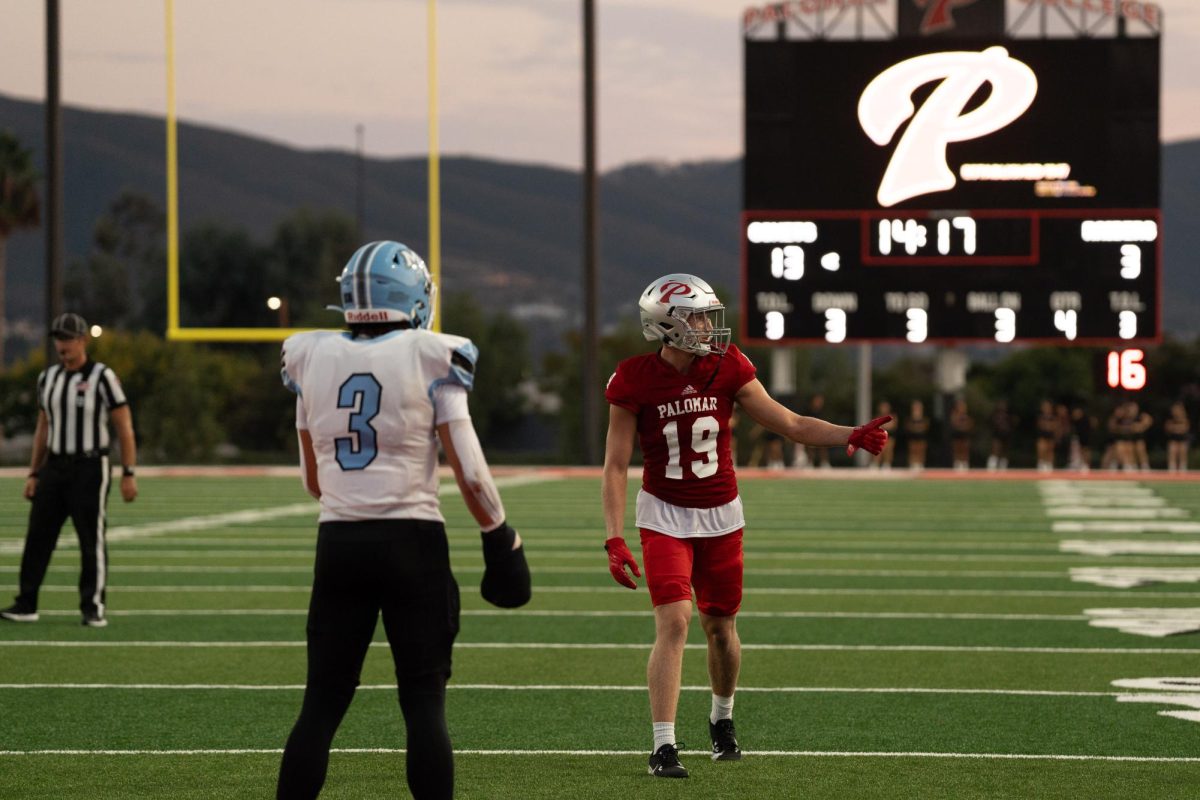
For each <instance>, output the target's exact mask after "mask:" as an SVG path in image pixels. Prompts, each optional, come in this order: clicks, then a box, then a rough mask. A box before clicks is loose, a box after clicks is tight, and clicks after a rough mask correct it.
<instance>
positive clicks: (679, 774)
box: [650, 744, 688, 778]
mask: <svg viewBox="0 0 1200 800" xmlns="http://www.w3.org/2000/svg"><path fill="white" fill-rule="evenodd" d="M681 747H683V745H682V744H664V745H663V746H662V747H660V748H658V750H656V751H655V752H653V753H651V754H650V774H651V775H653V776H654V777H656V778H686V777H687V776H688V771H687V769H686V768H685V767H684V766H683V764H680V763H679V748H681Z"/></svg>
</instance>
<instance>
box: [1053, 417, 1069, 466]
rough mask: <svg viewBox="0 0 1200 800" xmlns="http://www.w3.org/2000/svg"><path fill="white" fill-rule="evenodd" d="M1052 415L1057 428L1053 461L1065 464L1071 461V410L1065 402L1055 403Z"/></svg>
mask: <svg viewBox="0 0 1200 800" xmlns="http://www.w3.org/2000/svg"><path fill="white" fill-rule="evenodd" d="M1054 416H1055V418H1056V419H1057V420H1058V430H1057V431H1055V437H1054V453H1055V458H1054V461H1055V463H1058V464H1062V465H1063V466H1066V465H1068V464H1070V463H1071V410H1070V409H1068V408H1067V404H1066V403H1055V404H1054Z"/></svg>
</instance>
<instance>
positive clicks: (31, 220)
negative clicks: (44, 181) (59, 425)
mask: <svg viewBox="0 0 1200 800" xmlns="http://www.w3.org/2000/svg"><path fill="white" fill-rule="evenodd" d="M37 182H38V175H37V170H35V169H34V167H33V156H32V155H31V154H30V152H29V151H28V150H26V149H25V148H24V147H22V146H21V143H20V141H18V140H17V137H15V136H14V135H13V134H12V133H10V132H8V131H0V369H2V368H3V367H4V340H5V338H6V337H7V335H8V324H7V320H8V314H7V312H6V311H5V303H6V296H5V295H6V292H5V281H6V277H7V271H8V269H7V268H8V264H7V258H6V253H7V249H8V237H9V236H11V235H12V233H13V232H14V231H18V230H21V229H23V228H32V227H35V226H37V225H38V224H39V223H40V221H41V211H40V203H39V201H38V190H37Z"/></svg>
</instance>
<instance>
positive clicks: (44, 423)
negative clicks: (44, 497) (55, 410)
mask: <svg viewBox="0 0 1200 800" xmlns="http://www.w3.org/2000/svg"><path fill="white" fill-rule="evenodd" d="M49 437H50V422H49V421H48V420H47V419H46V412H45V411H41V410H39V411H38V418H37V427H36V428H35V429H34V431H33V455H32V457H31V458H30V459H29V477H28V478H26V479H25V499H26V500H32V499H33V496H34V495H35V494H37V484H38V477H37V476H38V471H39V470H41V468H42V467H43V466H44V465H45V464H46V452H47V450H46V447H47V443H48V441H49Z"/></svg>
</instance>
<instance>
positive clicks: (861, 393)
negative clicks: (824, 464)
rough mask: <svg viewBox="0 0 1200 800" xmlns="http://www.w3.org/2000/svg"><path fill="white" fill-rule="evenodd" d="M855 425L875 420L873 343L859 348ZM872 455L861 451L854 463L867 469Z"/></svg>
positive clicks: (865, 343) (867, 343) (856, 455)
mask: <svg viewBox="0 0 1200 800" xmlns="http://www.w3.org/2000/svg"><path fill="white" fill-rule="evenodd" d="M855 413H856V414H857V418H856V419H855V421H854V423H853V424H855V425H862V424H863V423H864V422H869V421H870V420H871V419H873V418H874V414H873V413H872V412H871V343H870V342H864V343H863V344H860V345H859V346H858V390H857V394H856V396H855ZM870 458H871V457H870V454H869V453H867V451H866V450H859V451H858V452H857V453H855V454H854V463H855V464H857V465H858V466H860V467H865V466H867V464H868V463H869V462H870Z"/></svg>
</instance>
